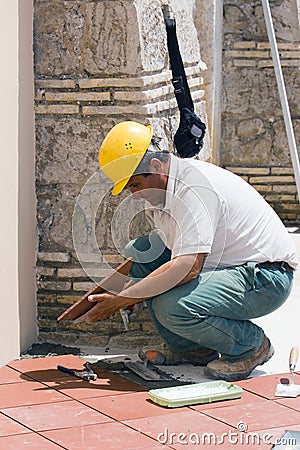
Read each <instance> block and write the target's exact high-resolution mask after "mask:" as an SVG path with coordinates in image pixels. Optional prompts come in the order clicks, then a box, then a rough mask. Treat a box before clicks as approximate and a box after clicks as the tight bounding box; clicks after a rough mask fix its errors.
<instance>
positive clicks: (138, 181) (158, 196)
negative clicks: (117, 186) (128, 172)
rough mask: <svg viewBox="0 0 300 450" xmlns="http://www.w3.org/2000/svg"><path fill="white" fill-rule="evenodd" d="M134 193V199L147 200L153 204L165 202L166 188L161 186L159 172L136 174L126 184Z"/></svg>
mask: <svg viewBox="0 0 300 450" xmlns="http://www.w3.org/2000/svg"><path fill="white" fill-rule="evenodd" d="M126 187H127V188H128V189H129V190H130V192H131V193H132V194H133V197H134V199H140V198H142V199H144V200H147V201H148V202H149V203H151V204H152V205H159V204H160V203H162V204H163V203H164V199H165V190H164V189H163V188H162V187H161V183H160V176H159V175H158V174H149V175H147V176H144V175H134V176H133V177H131V178H130V180H129V181H128V183H127V186H126Z"/></svg>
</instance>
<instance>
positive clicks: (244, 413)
mask: <svg viewBox="0 0 300 450" xmlns="http://www.w3.org/2000/svg"><path fill="white" fill-rule="evenodd" d="M203 413H204V414H207V415H209V416H210V417H213V418H215V419H216V420H220V421H223V422H225V423H228V424H229V425H231V426H233V427H236V428H238V429H240V427H244V428H245V430H247V431H249V432H252V431H256V430H260V429H263V428H267V427H272V428H276V427H279V426H282V425H286V426H289V425H295V424H297V423H299V420H300V416H299V412H298V411H294V410H292V409H289V408H286V407H285V406H283V405H279V404H278V403H276V402H269V401H265V402H256V403H248V404H245V405H239V406H228V407H226V406H224V407H222V408H215V409H210V410H206V411H203Z"/></svg>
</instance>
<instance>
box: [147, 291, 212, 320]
mask: <svg viewBox="0 0 300 450" xmlns="http://www.w3.org/2000/svg"><path fill="white" fill-rule="evenodd" d="M174 294H175V293H174V290H171V291H169V292H165V293H164V294H161V295H159V296H157V297H155V298H154V299H153V301H152V308H153V312H154V314H155V316H156V318H157V320H158V321H159V322H160V323H161V324H163V325H164V326H165V327H166V328H172V325H178V324H179V323H181V324H184V323H186V324H187V323H190V322H191V321H194V320H196V321H199V322H200V321H203V320H205V318H207V312H206V311H205V310H204V309H202V308H201V306H200V305H196V304H195V303H194V302H193V301H191V300H190V299H189V298H186V297H182V298H176V295H174Z"/></svg>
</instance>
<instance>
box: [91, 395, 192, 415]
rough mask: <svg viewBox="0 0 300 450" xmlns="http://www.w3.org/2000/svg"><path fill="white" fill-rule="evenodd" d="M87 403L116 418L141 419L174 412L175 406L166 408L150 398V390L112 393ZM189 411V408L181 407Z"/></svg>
mask: <svg viewBox="0 0 300 450" xmlns="http://www.w3.org/2000/svg"><path fill="white" fill-rule="evenodd" d="M82 402H83V403H85V404H86V405H88V406H90V407H92V408H95V409H97V411H101V412H102V413H103V414H106V415H108V416H109V417H112V418H113V419H116V420H120V421H121V420H129V419H140V418H142V417H152V416H161V415H164V414H173V413H175V412H176V410H175V409H174V408H164V407H161V406H159V405H156V404H155V403H153V402H151V401H150V399H149V394H148V392H136V393H134V394H126V395H110V396H109V397H97V398H92V399H85V400H82ZM181 410H183V411H188V408H181Z"/></svg>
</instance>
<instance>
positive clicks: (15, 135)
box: [0, 0, 37, 367]
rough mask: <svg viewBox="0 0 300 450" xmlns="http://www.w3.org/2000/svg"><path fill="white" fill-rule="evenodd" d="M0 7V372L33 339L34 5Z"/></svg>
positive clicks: (13, 2)
mask: <svg viewBox="0 0 300 450" xmlns="http://www.w3.org/2000/svg"><path fill="white" fill-rule="evenodd" d="M3 3H5V5H4V4H3ZM1 6H2V8H1V9H2V13H1V16H0V54H1V72H0V93H1V95H0V98H1V104H0V124H1V139H0V153H1V164H0V204H1V210H2V214H1V219H2V220H1V225H0V255H1V259H0V282H1V298H0V342H1V347H0V348H1V351H0V367H1V366H2V365H4V364H5V363H7V362H8V361H10V360H12V359H14V358H16V357H18V356H19V354H20V352H21V351H23V350H25V349H26V348H27V347H29V346H30V345H31V344H32V343H33V342H34V341H35V339H36V335H37V330H36V301H35V249H36V231H35V219H34V217H35V194H34V122H33V117H34V116H33V56H32V14H33V4H32V0H5V2H2V4H1Z"/></svg>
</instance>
